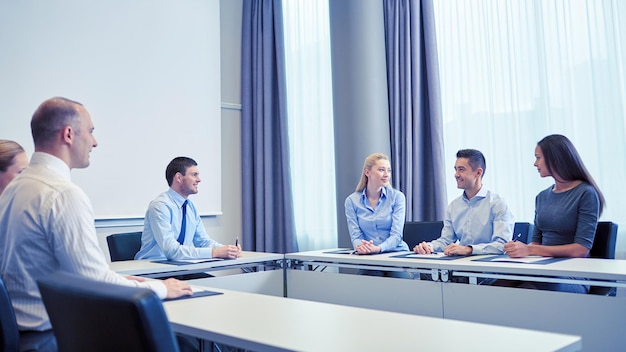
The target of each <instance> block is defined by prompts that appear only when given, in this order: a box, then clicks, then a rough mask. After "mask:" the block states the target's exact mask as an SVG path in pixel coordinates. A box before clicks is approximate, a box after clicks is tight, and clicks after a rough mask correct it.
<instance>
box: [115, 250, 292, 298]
mask: <svg viewBox="0 0 626 352" xmlns="http://www.w3.org/2000/svg"><path fill="white" fill-rule="evenodd" d="M109 267H110V268H111V270H113V271H115V272H117V273H120V274H123V275H135V276H144V277H150V278H164V277H169V276H176V275H183V274H193V273H201V272H208V273H211V274H212V275H215V277H211V278H207V279H196V280H189V281H190V282H191V283H193V284H196V285H209V286H212V287H221V288H225V289H232V290H241V291H245V292H254V293H263V294H269V295H276V296H284V286H285V282H284V275H285V272H284V270H282V269H283V267H284V255H283V254H276V253H263V252H249V251H243V252H241V257H240V258H237V259H225V260H215V261H205V262H200V263H193V264H187V263H185V264H183V265H176V264H165V263H156V262H153V261H151V260H127V261H118V262H111V263H110V264H109Z"/></svg>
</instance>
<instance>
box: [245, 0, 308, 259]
mask: <svg viewBox="0 0 626 352" xmlns="http://www.w3.org/2000/svg"><path fill="white" fill-rule="evenodd" d="M282 38H283V24H282V9H281V1H280V0H244V2H243V25H242V49H241V52H242V60H241V64H242V69H241V74H242V78H241V80H242V82H241V102H242V107H241V116H242V117H241V118H242V121H241V144H242V145H241V149H242V170H243V171H242V173H243V175H242V183H243V184H242V198H243V199H242V204H243V207H242V218H243V234H242V237H243V246H244V249H245V250H251V251H260V252H274V253H287V252H296V251H297V250H298V246H297V242H296V237H295V230H294V222H293V211H292V206H291V203H292V200H291V199H292V196H291V194H292V192H291V183H290V175H289V151H288V146H289V144H288V140H287V109H286V102H285V99H286V95H285V94H286V93H285V70H284V65H285V63H284V54H283V52H284V48H283V39H282Z"/></svg>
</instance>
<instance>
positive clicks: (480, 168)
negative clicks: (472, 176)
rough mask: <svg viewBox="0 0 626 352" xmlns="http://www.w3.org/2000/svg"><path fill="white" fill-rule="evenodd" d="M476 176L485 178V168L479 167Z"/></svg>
mask: <svg viewBox="0 0 626 352" xmlns="http://www.w3.org/2000/svg"><path fill="white" fill-rule="evenodd" d="M476 174H477V175H478V177H480V178H482V177H483V168H482V167H479V168H478V169H476Z"/></svg>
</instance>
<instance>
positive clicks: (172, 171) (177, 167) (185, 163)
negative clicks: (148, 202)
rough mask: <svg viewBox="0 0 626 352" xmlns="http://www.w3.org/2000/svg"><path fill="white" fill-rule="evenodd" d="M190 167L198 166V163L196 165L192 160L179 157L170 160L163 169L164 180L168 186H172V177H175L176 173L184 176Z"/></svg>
mask: <svg viewBox="0 0 626 352" xmlns="http://www.w3.org/2000/svg"><path fill="white" fill-rule="evenodd" d="M191 166H198V163H196V161H195V160H193V159H192V158H188V157H186V156H179V157H176V158H174V159H172V161H170V163H169V164H167V168H166V169H165V179H166V180H167V184H168V186H171V185H172V182H173V181H174V175H176V173H177V172H180V174H181V175H183V176H185V174H186V173H187V169H188V168H189V167H191Z"/></svg>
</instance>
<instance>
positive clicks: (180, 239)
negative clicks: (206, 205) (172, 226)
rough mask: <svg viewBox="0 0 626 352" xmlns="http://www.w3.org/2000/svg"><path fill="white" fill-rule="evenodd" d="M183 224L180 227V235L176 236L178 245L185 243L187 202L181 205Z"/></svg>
mask: <svg viewBox="0 0 626 352" xmlns="http://www.w3.org/2000/svg"><path fill="white" fill-rule="evenodd" d="M182 208H183V223H182V225H180V234H179V235H178V243H180V244H183V242H185V226H186V225H187V200H185V202H184V203H183V207H182Z"/></svg>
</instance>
